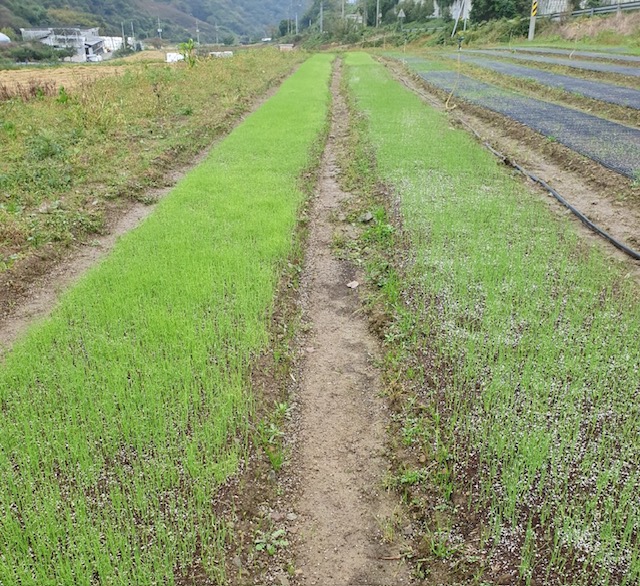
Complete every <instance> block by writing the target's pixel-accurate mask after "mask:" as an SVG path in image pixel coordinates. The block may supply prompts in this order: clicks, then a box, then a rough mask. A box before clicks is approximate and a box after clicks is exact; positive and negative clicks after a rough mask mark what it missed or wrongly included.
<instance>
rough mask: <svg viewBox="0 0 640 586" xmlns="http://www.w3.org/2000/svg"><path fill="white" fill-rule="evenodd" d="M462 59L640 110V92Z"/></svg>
mask: <svg viewBox="0 0 640 586" xmlns="http://www.w3.org/2000/svg"><path fill="white" fill-rule="evenodd" d="M451 57H456V58H457V56H455V55H451ZM460 58H461V59H462V60H463V61H465V62H466V63H471V64H473V65H477V66H479V67H483V68H485V69H490V70H492V71H496V72H498V73H502V74H504V75H510V76H513V77H520V78H523V79H533V80H535V81H537V82H539V83H542V84H544V85H546V86H549V87H555V88H560V89H563V90H565V91H567V92H571V93H574V94H579V95H581V96H586V97H587V98H593V99H595V100H600V101H601V102H608V103H610V104H618V105H620V106H627V107H629V108H635V109H636V110H640V91H638V90H634V89H632V88H628V87H622V86H619V85H613V84H611V83H603V82H599V81H589V80H586V79H580V78H577V77H571V76H570V75H560V74H557V73H551V72H549V71H543V70H541V69H534V68H532V67H525V66H523V65H514V64H513V63H505V62H503V61H492V60H490V59H480V58H475V57H469V56H467V55H461V56H460Z"/></svg>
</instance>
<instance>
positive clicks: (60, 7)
mask: <svg viewBox="0 0 640 586" xmlns="http://www.w3.org/2000/svg"><path fill="white" fill-rule="evenodd" d="M300 4H306V1H303V0H301V1H300ZM290 5H291V2H290V0H0V28H12V29H14V30H16V31H17V30H18V29H19V28H20V27H35V26H38V27H40V26H78V25H80V26H100V27H101V32H102V33H103V34H120V31H121V26H122V23H124V24H125V26H126V27H127V30H129V29H130V27H131V23H133V26H134V28H135V32H136V36H138V37H140V38H150V37H155V36H157V32H156V29H157V28H158V19H160V27H161V28H162V36H163V37H164V38H167V39H171V40H185V39H186V38H188V37H195V36H196V20H197V24H198V28H199V31H200V38H201V40H202V41H203V42H215V41H216V38H217V39H218V40H220V41H222V39H223V38H225V37H228V36H229V35H230V34H232V35H233V36H235V37H239V38H240V39H244V40H251V39H254V40H255V38H256V37H261V36H265V35H267V36H270V32H271V30H272V27H274V26H276V25H277V24H278V23H279V21H280V20H281V19H283V18H286V17H287V15H288V11H289V7H290Z"/></svg>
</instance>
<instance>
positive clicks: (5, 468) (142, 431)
mask: <svg viewBox="0 0 640 586" xmlns="http://www.w3.org/2000/svg"><path fill="white" fill-rule="evenodd" d="M330 62H331V57H330V56H328V55H322V56H316V57H313V58H312V59H310V60H309V61H307V62H306V63H304V64H303V65H302V67H301V68H300V69H299V70H298V72H297V73H296V74H295V75H294V76H293V77H292V78H290V79H288V80H287V81H285V83H284V84H283V85H282V87H281V88H280V90H279V91H278V93H277V94H276V95H275V96H274V97H273V98H271V99H270V100H269V101H268V102H267V103H265V104H264V105H263V106H262V107H261V108H260V109H259V110H258V111H257V112H256V113H254V114H253V115H251V116H250V117H249V118H248V119H247V120H246V121H244V122H243V124H242V125H241V126H239V127H238V128H237V129H236V130H234V131H233V132H232V133H231V134H230V135H229V136H228V137H227V138H226V139H225V140H224V141H223V142H222V143H221V144H220V145H219V146H218V147H217V148H216V149H214V150H213V151H212V153H211V154H210V156H209V158H208V159H207V160H206V161H205V162H204V163H203V164H201V165H200V166H199V167H197V168H196V169H195V170H194V171H192V172H191V173H190V174H189V175H187V176H186V177H185V179H184V180H183V181H181V182H180V183H179V184H178V186H177V187H176V188H175V189H174V191H173V192H172V193H171V194H170V195H169V196H168V197H167V198H166V199H165V200H163V201H162V202H161V203H160V204H159V206H158V209H157V210H156V211H155V212H154V213H153V215H152V216H150V217H149V218H148V219H147V220H146V221H145V222H144V224H143V225H142V226H141V227H140V228H138V229H137V230H135V231H134V232H132V233H130V234H128V235H127V236H126V237H124V238H122V239H121V240H120V241H119V243H118V244H117V246H116V247H115V249H114V251H113V253H112V254H111V255H110V256H109V257H108V258H107V259H106V260H105V261H104V262H103V263H102V264H101V265H99V266H98V267H97V268H95V269H94V270H92V271H91V272H90V273H89V274H88V275H87V276H86V277H85V278H84V279H83V280H82V281H81V282H80V283H79V284H78V285H77V286H75V287H74V288H73V289H72V290H71V291H69V292H68V293H66V294H65V295H64V296H63V298H62V301H61V303H60V306H59V307H58V308H57V309H56V310H55V312H54V313H53V315H52V316H51V317H50V318H48V319H46V320H45V321H44V322H43V323H41V324H39V325H37V326H36V327H34V328H32V330H31V331H30V332H29V333H28V335H26V337H25V338H24V339H23V340H21V341H20V342H19V343H18V344H16V346H15V347H14V349H13V350H12V351H11V352H10V353H9V354H8V355H7V356H6V359H5V362H4V364H2V365H1V370H0V478H2V482H1V483H0V583H1V584H7V585H8V584H21V585H28V584H33V585H38V586H45V585H49V584H51V585H53V584H74V585H81V584H87V585H88V584H97V583H99V584H123V585H124V584H127V585H130V584H145V585H146V584H172V583H174V581H175V580H176V579H177V578H180V577H184V576H187V575H191V574H194V575H203V574H205V575H206V576H208V577H209V578H210V579H212V580H216V581H218V582H219V583H224V581H225V578H224V570H223V567H224V566H223V564H222V555H223V553H222V549H221V544H222V543H223V542H224V540H225V532H226V529H225V527H224V526H223V525H222V524H221V523H220V522H219V520H217V519H216V516H215V515H214V512H213V509H212V501H213V499H214V497H215V495H216V491H217V489H218V487H219V485H220V483H221V482H222V481H223V480H225V479H226V478H227V477H228V476H229V475H230V474H232V473H233V472H234V471H235V470H236V469H237V465H238V462H239V461H240V460H241V459H242V458H243V456H244V455H245V451H246V445H247V434H248V426H249V421H250V417H251V412H252V404H253V397H252V392H251V388H250V380H249V370H250V367H251V364H252V360H253V359H254V358H256V357H257V356H258V355H259V354H260V353H261V352H263V351H265V349H266V348H267V344H268V341H269V339H268V338H269V336H268V330H267V325H268V322H269V316H270V312H271V310H272V305H273V301H274V295H275V289H276V284H277V281H278V276H279V271H280V268H281V266H282V263H283V261H284V259H286V257H287V255H288V254H289V253H290V251H291V246H292V242H293V232H294V229H295V226H296V221H297V212H298V209H299V206H300V205H301V202H302V201H303V199H304V194H303V193H302V191H301V189H300V183H299V181H300V174H301V173H302V171H303V169H304V168H305V167H306V166H307V165H308V163H309V161H310V156H311V155H310V153H311V150H312V147H313V145H314V144H315V142H317V140H319V139H320V137H321V136H322V133H323V131H324V128H325V126H326V116H327V109H328V103H329V92H328V86H327V83H328V78H329V74H330Z"/></svg>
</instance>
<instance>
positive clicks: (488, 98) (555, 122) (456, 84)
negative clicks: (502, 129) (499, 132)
mask: <svg viewBox="0 0 640 586" xmlns="http://www.w3.org/2000/svg"><path fill="white" fill-rule="evenodd" d="M420 75H421V77H423V78H424V79H425V80H426V81H427V82H428V83H430V84H432V85H434V86H436V87H438V88H440V89H442V90H444V91H446V92H450V93H452V94H453V95H454V96H456V97H458V98H462V99H464V100H466V101H469V102H471V103H473V104H477V105H479V106H482V107H484V108H487V109H490V110H493V111H495V112H498V113H500V114H503V115H505V116H508V117H509V118H511V119H513V120H516V121H517V122H521V123H522V124H525V125H526V126H528V127H530V128H532V129H533V130H535V131H536V132H538V133H540V134H541V135H542V136H544V137H547V138H548V139H549V140H554V141H558V142H560V143H562V144H564V145H565V146H568V147H569V148H571V149H572V150H574V151H576V152H578V153H580V154H582V155H585V156H587V157H589V158H590V159H593V160H594V161H597V162H598V163H600V164H602V165H603V166H605V167H608V168H609V169H612V170H614V171H617V172H619V173H621V174H623V175H626V176H627V177H629V178H631V179H634V178H635V177H636V175H637V174H638V172H640V130H638V129H637V128H632V127H629V126H623V125H622V124H617V123H615V122H610V121H608V120H605V119H603V118H600V117H598V116H594V115H592V114H586V113H584V112H581V111H578V110H574V109H571V108H567V107H565V106H560V105H556V104H553V103H551V102H547V101H545V100H540V99H535V98H529V97H525V96H521V95H519V94H517V93H515V92H509V91H506V90H503V89H501V88H498V87H497V86H494V85H491V84H487V83H484V82H481V81H476V80H474V79H472V78H470V77H468V76H466V75H460V74H459V73H456V72H454V71H430V72H422V73H420Z"/></svg>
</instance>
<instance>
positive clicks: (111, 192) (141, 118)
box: [0, 50, 302, 260]
mask: <svg viewBox="0 0 640 586" xmlns="http://www.w3.org/2000/svg"><path fill="white" fill-rule="evenodd" d="M301 60H302V57H301V56H300V55H294V56H287V55H285V54H280V53H278V52H277V51H275V50H261V51H246V52H244V51H243V52H240V53H238V54H237V55H235V56H234V58H233V59H216V60H208V61H202V62H199V63H198V64H197V66H195V67H193V68H186V67H182V66H180V65H178V66H172V65H166V64H136V63H132V64H127V65H122V66H121V67H118V68H117V72H116V73H115V74H111V75H108V76H104V77H102V78H101V79H97V80H94V81H85V82H83V83H80V84H78V85H75V86H74V87H69V88H66V89H65V88H62V87H61V88H60V89H56V90H55V91H53V90H52V91H50V92H41V93H40V94H38V96H36V95H35V93H34V99H32V100H30V101H23V100H22V99H20V97H14V98H11V95H9V94H7V95H6V96H5V100H2V99H0V209H2V210H4V211H5V212H6V213H7V214H9V215H11V217H12V223H13V224H16V225H17V226H18V227H19V230H18V233H19V234H21V235H22V237H21V238H18V237H16V236H15V235H14V237H13V238H12V239H6V238H4V237H3V230H2V226H0V260H1V259H2V257H3V256H9V255H12V254H20V255H25V254H28V253H30V252H32V251H33V250H34V249H35V248H39V247H41V246H43V245H45V244H47V243H50V242H52V241H59V242H66V243H68V242H70V241H72V240H74V239H78V238H79V239H82V238H83V237H85V236H86V234H88V233H89V234H90V233H92V232H96V231H99V230H101V229H102V228H103V226H104V220H105V214H107V213H108V211H109V209H111V208H112V207H113V206H114V200H122V199H125V200H127V199H128V200H131V199H134V200H135V199H144V197H145V192H146V191H147V190H148V189H150V188H152V187H162V186H164V185H165V182H166V179H165V174H166V172H167V171H168V170H169V169H171V168H175V167H177V166H179V165H184V164H187V163H188V162H189V161H190V160H191V159H192V158H193V156H194V155H196V154H197V153H199V152H200V151H201V150H202V149H204V148H206V147H207V146H208V145H210V144H211V142H212V141H213V140H214V139H215V138H217V137H219V136H220V135H221V134H223V133H224V132H226V131H227V130H228V129H229V127H230V125H231V123H232V122H233V121H234V120H235V119H237V118H238V117H239V116H240V115H241V114H242V113H243V112H245V111H246V110H247V109H248V108H249V106H250V105H251V103H252V102H253V101H254V100H255V98H256V96H259V95H260V94H262V93H264V92H265V91H266V90H267V89H268V88H269V87H270V86H272V85H273V84H274V83H275V82H276V81H277V80H278V79H279V78H281V77H282V76H283V75H284V74H286V73H287V72H288V71H290V70H291V68H292V67H293V66H294V65H296V64H297V63H299V62H300V61H301ZM31 85H32V86H33V87H34V88H37V87H39V86H38V83H36V82H34V83H33V84H31ZM49 85H51V82H49ZM30 87H31V86H30ZM47 87H49V86H47ZM51 87H54V86H51ZM54 89H55V88H54ZM35 91H36V90H35V89H34V90H33V92H35ZM33 92H32V93H33ZM25 95H26V94H25ZM0 98H2V94H1V92H0ZM55 201H58V202H61V205H62V208H63V209H65V210H67V211H68V212H69V213H70V214H71V215H74V214H81V215H83V216H89V217H90V218H91V222H89V223H77V224H73V223H72V224H71V225H70V226H61V227H60V229H59V230H58V229H56V226H55V224H54V225H51V223H50V222H48V217H47V209H48V207H49V206H50V204H51V203H52V202H55ZM13 233H15V231H13Z"/></svg>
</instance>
